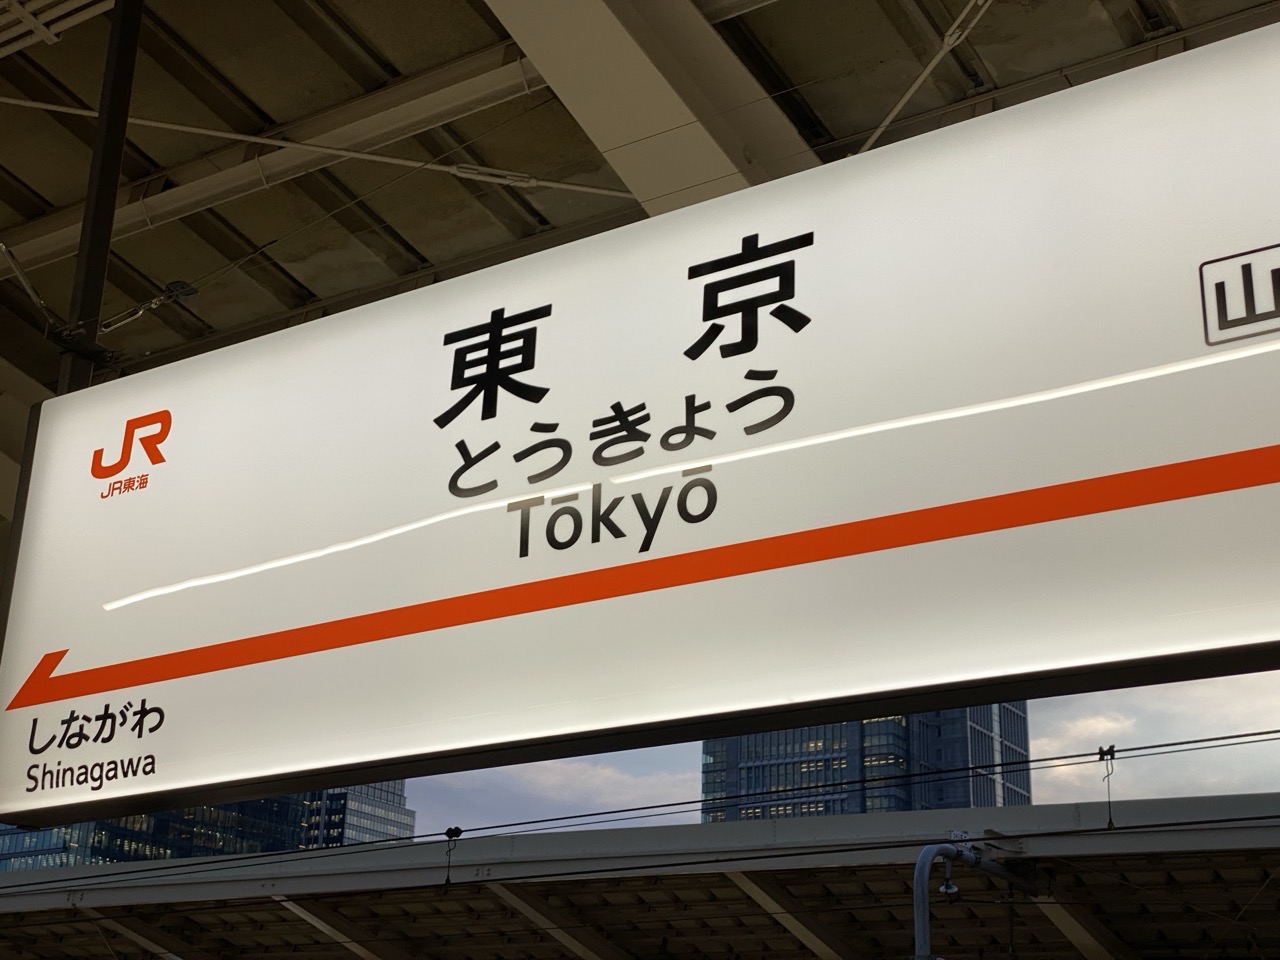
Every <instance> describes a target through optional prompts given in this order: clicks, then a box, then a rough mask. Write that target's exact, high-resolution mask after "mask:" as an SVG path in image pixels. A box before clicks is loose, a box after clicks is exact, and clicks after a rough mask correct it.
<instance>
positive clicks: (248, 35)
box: [0, 0, 1280, 533]
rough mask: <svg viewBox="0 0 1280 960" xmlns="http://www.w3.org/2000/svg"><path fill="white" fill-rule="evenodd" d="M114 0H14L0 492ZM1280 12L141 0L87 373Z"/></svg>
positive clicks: (4, 133) (183, 348)
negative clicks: (94, 357)
mask: <svg viewBox="0 0 1280 960" xmlns="http://www.w3.org/2000/svg"><path fill="white" fill-rule="evenodd" d="M112 6H113V2H112V0H4V2H2V3H0V243H3V244H4V245H5V246H6V247H7V248H8V250H9V251H10V252H11V254H12V255H13V257H14V258H15V259H16V261H17V263H18V264H20V265H21V267H22V272H23V273H24V274H25V277H19V276H18V275H17V273H16V271H15V270H14V269H13V267H12V265H11V263H10V262H9V261H7V260H6V259H5V258H3V257H0V390H2V391H3V393H0V454H3V456H0V515H2V516H3V517H4V518H8V517H9V516H11V515H12V506H11V504H12V499H13V492H14V490H15V488H16V483H17V472H18V468H17V462H18V461H19V460H20V457H21V450H22V443H23V435H24V423H25V418H26V413H27V410H28V409H29V408H30V406H31V404H32V403H35V402H38V401H39V400H41V399H44V398H45V397H47V396H49V395H51V392H52V391H54V390H55V389H56V387H57V382H58V378H59V369H60V365H61V363H62V359H63V356H64V355H65V352H66V348H67V335H66V325H67V315H68V312H69V305H70V300H71V286H72V278H73V274H74V270H75V255H76V246H77V241H78V236H79V225H80V220H81V214H82V208H83V201H84V198H85V196H86V188H87V180H88V170H89V164H90V159H91V155H92V146H93V143H94V138H95V130H96V127H95V123H96V121H95V119H94V110H95V108H96V105H97V103H98V98H99V94H100V88H101V77H102V72H103V65H104V62H105V56H106V47H107V42H108V36H109V31H110V24H109V21H108V17H109V16H110V10H111V8H112ZM1277 20H1280V2H1278V0H1264V2H1258V0H1051V2H1045V0H539V2H537V3H531V2H528V0H488V2H486V0H220V2H218V3H193V2H190V0H147V3H146V9H145V16H144V22H143V27H142V34H141V42H140V53H139V59H138V64H137V73H136V79H135V83H134V91H133V100H132V109H131V117H132V122H131V124H130V126H129V130H128V140H127V143H126V145H125V152H124V161H123V174H122V177H121V186H120V192H119V197H118V208H117V214H116V223H115V231H114V240H113V246H112V252H111V256H110V263H109V265H108V270H107V288H106V293H105V296H104V300H103V304H102V308H101V313H100V319H101V321H102V325H103V327H104V331H103V332H102V333H101V334H100V336H99V338H98V344H99V346H100V348H101V352H100V353H99V354H98V362H97V374H96V375H97V378H98V379H111V378H115V377H118V376H124V375H128V374H131V373H136V372H138V371H141V370H144V369H147V368H148V367H152V366H156V365H158V364H163V363H168V362H170V361H173V360H177V359H181V358H183V357H186V356H190V355H192V354H195V353H200V352H203V351H206V350H210V349H215V348H217V347H220V346H223V345H226V344H229V343H233V342H237V341H240V340H244V339H248V338H251V337H254V336H258V335H260V334H264V333H268V332H271V331H273V330H277V329H281V328H283V327H288V326H293V325H295V324H299V323H304V322H306V321H308V320H311V319H314V318H316V317H320V316H325V315H328V314H333V313H338V312H341V311H343V310H347V309H349V308H351V307H353V306H357V305H359V304H362V303H367V302H371V301H373V300H377V299H380V298H383V297H387V296H391V295H394V294H396V293H399V292H403V291H406V290H410V289H414V288H418V287H422V286H425V285H428V284H432V283H437V282H441V281H445V280H448V279H449V278H450V277H453V276H457V275H459V274H462V273H466V272H469V271H473V270H477V269H480V268H483V267H485V266H488V265H491V264H494V263H498V262H501V261H504V260H508V259H512V258H515V257H519V256H522V255H525V254H527V253H530V252H533V251H536V250H539V249H543V248H545V247H548V246H551V245H555V244H559V243H564V242H567V241H571V240H576V239H581V238H583V237H587V236H590V235H592V234H595V233H598V232H601V231H604V230H609V229H613V228H616V227H620V226H623V225H625V224H627V223H630V222H633V221H635V220H639V219H641V218H644V217H649V216H656V215H660V214H661V213H662V212H664V211H666V210H670V209H674V208H676V207H679V206H683V205H686V204H689V203H693V202H697V201H698V200H702V199H706V198H708V197H712V196H716V195H719V194H722V193H727V192H730V191H733V190H738V189H742V188H745V187H749V186H751V185H752V184H756V183H760V182H763V181H766V180H770V179H773V178H776V177H779V176H785V175H788V174H790V173H794V172H796V171H799V170H803V169H805V168H808V167H812V166H816V165H819V164H823V163H829V162H833V161H836V160H841V159H843V158H846V157H848V156H850V155H852V154H856V153H858V152H859V151H860V150H863V149H866V148H868V147H871V146H873V145H874V146H875V147H876V148H879V147H883V146H885V145H887V144H891V143H893V142H894V141H896V140H901V139H903V138H906V137H912V136H916V135H919V134H924V133H927V132H928V131H930V130H932V129H935V128H937V127H940V126H944V125H948V124H952V123H957V122H961V121H965V120H969V119H972V118H974V117H979V116H981V115H983V114H985V113H989V112H991V111H993V110H1002V109H1006V108H1008V107H1011V106H1014V105H1016V104H1018V103H1020V102H1022V101H1025V100H1029V99H1032V98H1035V97H1040V96H1044V95H1047V94H1052V93H1054V92H1056V91H1060V90H1063V89H1065V88H1067V87H1071V86H1074V85H1077V84H1080V83H1084V82H1087V81H1089V80H1092V79H1095V78H1097V77H1101V76H1105V75H1107V74H1110V73H1114V72H1117V71H1120V70H1124V69H1127V68H1129V67H1133V66H1137V65H1140V64H1142V63H1146V62H1149V61H1152V60H1155V59H1159V58H1163V57H1168V56H1172V55H1176V54H1178V53H1180V52H1182V51H1184V50H1187V49H1189V48H1192V47H1196V46H1200V45H1203V44H1206V43H1211V42H1213V41H1215V40H1219V39H1222V38H1224V37H1228V36H1231V35H1233V34H1237V33H1241V32H1244V31H1246V30H1249V29H1254V28H1256V27H1259V26H1262V25H1265V24H1268V23H1272V22H1275V21H1277ZM282 141H289V142H291V143H293V144H306V145H307V146H296V145H295V146H281V145H279V144H280V143H281V142H282ZM357 154H358V156H357ZM1115 175H1116V176H1117V177H1119V178H1125V179H1132V180H1133V182H1134V184H1135V187H1137V186H1138V185H1140V183H1141V181H1142V177H1143V171H1141V170H1125V169H1117V170H1116V171H1115ZM953 189H956V190H963V189H964V171H963V170H957V171H956V177H955V182H954V187H953ZM849 216H850V217H856V216H857V211H854V210H851V211H849ZM939 229H944V226H943V225H939ZM945 229H961V230H962V229H963V226H962V225H947V226H946V227H945ZM24 279H25V281H26V283H25V284H24V283H23V280H24ZM28 287H29V289H28ZM178 290H181V292H182V295H181V296H178V295H176V291H178ZM33 294H34V296H33ZM37 301H40V302H37ZM144 305H148V306H144ZM4 526H7V520H6V521H5V524H4ZM2 532H3V527H2V526H0V533H2Z"/></svg>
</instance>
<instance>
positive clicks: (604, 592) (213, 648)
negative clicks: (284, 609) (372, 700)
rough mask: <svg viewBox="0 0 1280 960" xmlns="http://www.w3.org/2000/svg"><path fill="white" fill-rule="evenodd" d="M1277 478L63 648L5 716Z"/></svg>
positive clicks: (1000, 501)
mask: <svg viewBox="0 0 1280 960" xmlns="http://www.w3.org/2000/svg"><path fill="white" fill-rule="evenodd" d="M1278 482H1280V445H1277V446H1271V447H1261V448H1259V449H1256V450H1244V451H1240V452H1238V453H1228V454H1222V455H1220V456H1215V457H1205V458H1204V459H1201V460H1188V461H1184V462H1182V463H1171V464H1165V465H1163V466H1158V467H1148V468H1146V469H1143V470H1133V471H1129V472H1127V473H1116V474H1111V475H1109V476H1105V477H1095V478H1092V479H1089V480H1074V481H1071V482H1069V483H1059V484H1054V485H1053V486H1048V487H1037V488H1035V489H1032V490H1021V491H1018V492H1016V493H1005V494H999V495H997V496H994V497H982V498H980V499H977V500H965V501H963V502H960V503H949V504H945V505H943V506H937V507H928V508H926V509H923V510H910V511H907V512H906V513H895V514H892V515H890V516H885V517H874V518H872V519H868V520H855V521H853V522H851V523H841V524H837V525H835V526H831V527H820V528H818V529H816V530H803V531H800V532H798V533H788V534H783V535H781V536H777V537H766V538H764V539H762V540H749V541H747V542H745V543H734V544H729V545H727V546H723V547H711V548H709V549H707V550H695V551H693V552H692V553H682V554H678V555H676V556H672V557H657V558H655V559H652V560H641V561H638V562H636V563H627V564H622V565H621V566H616V567H606V568H604V569H601V570H589V571H586V572H584V573H573V574H568V575H566V576H562V577H552V578H550V579H548V580H537V581H534V582H532V583H520V584H515V585H514V586H509V587H498V588H497V589H494V590H483V591H481V592H479V593H469V594H466V595H464V596H460V597H449V598H447V599H444V600H431V601H428V602H426V603H416V604H413V605H412V606H408V607H399V608H397V609H394V610H383V611H380V612H378V613H367V614H362V615H360V616H356V617H347V618H345V619H343V620H332V621H329V622H327V623H316V624H311V625H310V626H305V627H296V628H294V629H291V630H281V631H279V632H277V633H268V634H263V635H262V636H257V637H246V638H244V639H241V640H231V641H228V642H226V643H215V644H211V645H209V646H205V647H196V648H194V649H191V650H179V651H176V652H174V653H164V654H160V655H158V656H154V657H144V658H142V659H140V660H130V661H127V662H125V663H116V664H111V665H109V666H104V667H92V668H90V669H87V670H78V671H75V672H72V673H65V674H62V675H60V676H54V675H53V672H54V670H56V669H57V667H58V665H59V664H60V663H61V662H62V660H63V658H64V657H65V656H66V655H67V652H68V651H66V650H58V651H54V652H52V653H47V654H45V655H44V656H43V657H42V658H41V660H40V662H39V664H37V666H36V668H35V670H33V671H32V673H31V675H30V676H29V677H28V678H27V680H26V682H25V683H24V684H23V685H22V689H20V690H19V691H18V694H17V696H15V697H14V698H13V700H12V702H10V704H9V706H8V708H7V709H9V710H14V709H16V708H18V707H30V706H34V705H36V704H41V703H52V702H55V701H58V700H67V699H70V698H72V697H83V696H88V695H92V694H98V693H105V692H107V691H110V690H120V689H124V688H126V687H136V686H140V685H143V684H148V683H160V682H162V681H165V680H175V679H178V678H180V677H192V676H197V675H199V674H203V673H214V672H217V671H220V670H231V669H233V668H235V667H245V666H249V665H251V664H255V663H267V662H269V661H272V660H283V659H285V658H287V657H300V656H304V655H306V654H309V653H319V652H321V651H323V650H336V649H338V648H340V647H351V646H356V645H357V644H362V643H373V642H374V641H377V640H386V639H389V638H391V637H402V636H406V635H408V634H413V633H427V632H429V631H431V630H441V629H444V628H446V627H457V626H462V625H463V624H468V623H480V622H482V621H485V620H499V619H502V618H504V617H514V616H519V615H520V614H525V613H534V612H536V611H539V610H552V609H555V608H556V607H567V606H572V605H573V604H578V603H591V602H593V601H596V600H608V599H610V598H613V597H625V596H629V595H631V594H637V593H648V592H650V591H654V590H665V589H668V588H670V587H680V586H685V585H687V584H691V583H702V582H705V581H708V580H720V579H724V578H726V577H738V576H742V575H744V574H748V573H759V572H761V571H764V570H775V569H779V568H782V567H791V566H796V565H798V564H803V563H817V562H819V561H822V560H832V559H835V558H837V557H851V556H856V555H857V554H862V553H875V552H877V551H880V550H893V549H896V548H898V547H908V546H912V545H913V544H919V543H930V542H933V541H937V540H951V539H954V538H956V537H968V536H974V535H976V534H980V533H990V532H992V531H994V530H1008V529H1011V528H1013V527H1023V526H1029V525H1031V524H1037V523H1049V522H1052V521H1054V520H1064V519H1067V518H1069V517H1083V516H1088V515H1090V514H1095V513H1107V512H1109V511H1113V510H1126V509H1129V508H1131V507H1141V506H1145V505H1147V504H1152V503H1166V502H1169V501H1172V500H1184V499H1187V498H1189V497H1202V496H1207V495H1209V494H1214V493H1223V492H1226V491H1228V490H1240V489H1244V488H1247V487H1257V486H1262V485H1265V484H1271V483H1278Z"/></svg>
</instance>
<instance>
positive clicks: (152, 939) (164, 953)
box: [81, 908, 216, 960]
mask: <svg viewBox="0 0 1280 960" xmlns="http://www.w3.org/2000/svg"><path fill="white" fill-rule="evenodd" d="M81 912H82V913H84V915H85V916H87V917H89V918H90V919H91V920H93V922H94V923H96V924H97V925H98V926H100V927H103V928H104V929H107V930H110V931H111V932H112V933H116V934H119V935H120V936H122V937H124V938H125V939H126V940H130V941H132V942H133V943H135V944H137V945H138V946H140V947H141V948H142V949H143V950H147V951H150V952H151V954H152V955H153V956H154V957H156V958H157V960H216V958H215V957H214V956H213V955H212V954H208V953H204V952H203V951H200V950H196V949H195V948H194V947H192V946H191V945H190V944H187V943H184V942H182V941H181V940H179V939H178V938H177V937H174V936H172V935H170V934H168V933H165V932H164V931H163V930H158V929H156V928H155V927H153V926H151V924H149V923H146V922H144V921H142V920H138V919H136V918H135V917H124V916H118V917H108V916H106V915H105V914H103V913H102V912H101V911H100V910H93V909H89V908H83V909H82V911H81Z"/></svg>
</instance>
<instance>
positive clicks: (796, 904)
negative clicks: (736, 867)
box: [725, 873, 865, 960]
mask: <svg viewBox="0 0 1280 960" xmlns="http://www.w3.org/2000/svg"><path fill="white" fill-rule="evenodd" d="M725 876H726V877H728V878H729V879H730V880H731V881H733V884H734V886H736V887H737V888H738V889H739V890H741V891H742V892H743V893H745V894H746V895H747V896H748V897H750V898H751V899H752V900H754V901H755V902H756V904H757V905H759V906H760V908H761V909H763V910H764V911H765V912H766V913H768V914H769V915H770V916H771V917H773V919H774V920H776V921H778V923H779V924H781V925H782V926H783V927H784V928H786V931H787V932H788V933H789V934H791V935H792V936H793V937H795V938H796V939H797V940H799V941H800V942H801V943H803V944H804V945H805V947H807V948H808V950H809V951H810V952H811V953H812V954H813V955H814V956H815V957H817V958H818V960H857V958H859V957H862V956H864V955H865V954H864V953H863V951H861V950H855V949H854V948H853V946H852V945H850V944H847V943H845V942H844V940H843V939H842V938H841V937H840V936H838V935H837V934H836V933H835V932H834V931H833V930H831V929H830V928H829V927H827V926H826V924H823V923H821V922H819V921H818V920H816V919H814V918H813V917H812V916H805V914H806V913H809V912H810V911H808V910H806V909H805V906H804V904H802V903H800V901H798V900H797V899H796V898H795V897H793V896H791V894H790V893H788V892H787V890H786V888H784V887H783V886H782V884H780V883H777V882H776V881H774V880H772V879H770V878H769V877H766V876H765V875H763V874H749V873H726V874H725Z"/></svg>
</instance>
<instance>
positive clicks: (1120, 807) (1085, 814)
mask: <svg viewBox="0 0 1280 960" xmlns="http://www.w3.org/2000/svg"><path fill="white" fill-rule="evenodd" d="M953 832H958V833H961V834H967V835H968V837H969V842H971V843H973V844H974V847H973V849H974V850H975V851H976V852H978V853H979V855H980V856H982V857H983V858H984V859H986V860H989V861H992V862H995V863H997V864H999V865H1000V866H1002V867H1004V868H1005V869H1007V870H1009V871H1010V872H1011V873H1013V874H1014V875H1015V876H1016V877H1017V878H1018V879H1019V885H1018V887H1016V888H1015V887H1014V886H1013V885H1011V884H1009V883H1008V882H1006V881H1005V880H1003V879H1000V878H998V877H995V876H992V875H991V874H989V873H986V872H983V871H982V870H979V869H975V868H973V867H966V866H962V865H957V866H955V868H954V870H953V871H952V874H951V882H952V883H953V884H954V886H955V891H954V892H953V893H951V894H950V895H948V894H945V893H942V892H940V891H939V890H938V888H939V887H940V886H941V885H942V884H943V880H944V871H943V866H942V865H941V864H937V865H935V866H934V868H933V870H932V873H931V875H930V878H929V880H928V882H927V892H928V898H927V903H928V910H929V933H930V938H931V942H930V946H931V948H932V952H933V953H934V954H935V955H936V956H940V957H946V958H947V960H984V958H986V960H997V958H1002V957H1017V958H1021V960H1081V958H1085V960H1139V958H1141V960H1251V958H1272V957H1275V956H1276V947H1277V944H1280V795H1277V794H1255V795H1249V796H1237V797H1199V798H1184V799H1176V800H1156V801H1128V802H1118V803H1116V804H1114V805H1109V804H1106V803H1086V804H1070V805H1061V806H1043V807H1004V808H990V809H985V810H984V809H971V810H945V811H941V810H939V811H923V812H916V813H889V814H864V815H853V816H845V817H820V818H807V819H796V820H783V821H757V822H744V823H722V824H692V825H685V826H668V827H647V828H636V829H615V830H597V831H582V832H568V833H552V834H545V833H542V834H540V833H536V832H535V833H533V834H526V835H506V836H496V835H495V836H477V837H472V836H471V835H470V834H464V835H463V837H462V839H460V840H459V841H458V842H457V843H456V845H454V846H453V847H451V846H450V845H449V844H448V842H447V841H445V840H443V839H440V838H433V840H431V841H429V842H421V843H401V844H392V845H373V846H367V847H363V848H362V847H355V848H350V847H348V848H334V849H331V850H321V851H311V852H304V853H298V854H292V855H289V854H272V855H267V856H258V857H252V856H249V857H244V856H241V857H208V858H203V859H197V860H189V861H175V862H168V863H134V864H105V865H102V866H98V867H83V868H75V869H70V870H59V871H53V872H44V873H29V874H25V875H24V874H8V875H5V876H4V877H3V878H0V956H3V957H5V958H11V960H72V958H91V957H92V958H101V957H115V958H117V960H125V958H145V957H161V958H164V960H214V958H218V960H221V958H227V960H230V958H237V960H247V958H253V960H274V958H282V957H286V956H287V957H292V958H298V957H306V958H311V960H351V958H352V957H353V956H355V957H360V958H361V960H410V958H417V960H437V958H439V960H464V958H465V960H553V958H569V960H640V958H671V957H685V958H690V960H695V958H717V960H734V958H736V960H777V958H784V960H810V958H819V960H903V958H906V957H910V956H912V955H913V954H914V952H915V949H914V948H915V942H914V939H913V930H914V925H915V908H914V905H913V869H914V867H915V864H916V862H917V859H918V858H919V857H920V855H921V853H922V851H923V850H924V849H925V848H926V846H928V845H930V844H934V843H938V842H942V843H946V842H947V841H948V840H949V838H951V837H952V836H953Z"/></svg>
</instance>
